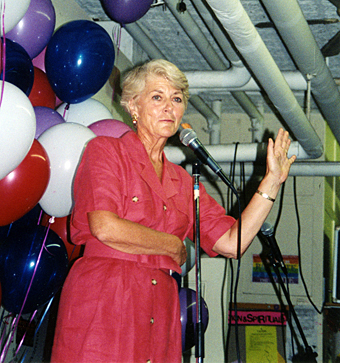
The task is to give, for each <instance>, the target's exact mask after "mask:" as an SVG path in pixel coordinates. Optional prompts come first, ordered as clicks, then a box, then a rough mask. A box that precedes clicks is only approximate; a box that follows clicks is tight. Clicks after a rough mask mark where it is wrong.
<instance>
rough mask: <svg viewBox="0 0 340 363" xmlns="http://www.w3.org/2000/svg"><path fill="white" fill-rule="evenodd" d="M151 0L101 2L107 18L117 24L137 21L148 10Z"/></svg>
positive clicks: (105, 0)
mask: <svg viewBox="0 0 340 363" xmlns="http://www.w3.org/2000/svg"><path fill="white" fill-rule="evenodd" d="M152 3H153V0H102V5H103V7H104V9H105V11H106V13H107V14H108V16H109V17H110V18H111V19H112V20H114V21H115V22H117V23H120V24H128V23H133V22H134V21H137V20H138V19H140V18H141V17H142V16H144V15H145V14H146V13H147V11H148V10H149V9H150V6H151V4H152Z"/></svg>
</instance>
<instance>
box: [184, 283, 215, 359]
mask: <svg viewBox="0 0 340 363" xmlns="http://www.w3.org/2000/svg"><path fill="white" fill-rule="evenodd" d="M201 301H202V323H203V330H204V332H205V330H206V329H207V326H208V321H209V312H208V306H207V304H206V302H205V301H204V299H203V298H202V297H201ZM179 302H180V307H181V324H182V351H183V352H185V351H187V350H188V349H190V348H192V347H193V346H194V345H195V336H196V321H197V314H196V309H197V306H196V292H195V291H194V290H192V289H189V288H187V287H182V288H181V289H180V291H179Z"/></svg>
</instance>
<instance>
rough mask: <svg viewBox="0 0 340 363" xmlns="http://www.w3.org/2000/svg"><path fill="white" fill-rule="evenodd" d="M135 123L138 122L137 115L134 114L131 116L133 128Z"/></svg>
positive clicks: (135, 125)
mask: <svg viewBox="0 0 340 363" xmlns="http://www.w3.org/2000/svg"><path fill="white" fill-rule="evenodd" d="M137 121H138V118H137V115H136V114H133V115H132V123H133V126H134V127H135V128H137Z"/></svg>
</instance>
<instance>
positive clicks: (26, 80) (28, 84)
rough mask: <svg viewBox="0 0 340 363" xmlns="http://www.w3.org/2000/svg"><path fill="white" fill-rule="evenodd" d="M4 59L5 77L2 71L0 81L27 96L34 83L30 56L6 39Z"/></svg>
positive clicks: (16, 44)
mask: <svg viewBox="0 0 340 363" xmlns="http://www.w3.org/2000/svg"><path fill="white" fill-rule="evenodd" d="M1 41H3V39H2V38H1ZM5 59H6V68H5V77H4V72H3V71H2V72H1V76H0V79H1V80H4V79H5V81H7V82H9V83H12V84H14V85H15V86H17V87H18V88H20V89H21V90H22V91H23V92H24V93H25V94H26V95H27V96H28V95H29V94H30V92H31V89H32V87H33V81H34V66H33V63H32V60H31V58H30V56H29V55H28V53H27V52H26V50H25V49H24V48H23V47H22V46H21V45H20V44H19V43H16V42H14V41H12V40H10V39H6V53H5Z"/></svg>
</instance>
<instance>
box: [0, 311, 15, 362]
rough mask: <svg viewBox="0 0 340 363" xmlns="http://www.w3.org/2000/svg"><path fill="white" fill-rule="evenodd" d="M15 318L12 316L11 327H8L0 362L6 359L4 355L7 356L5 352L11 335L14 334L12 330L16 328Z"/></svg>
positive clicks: (11, 338)
mask: <svg viewBox="0 0 340 363" xmlns="http://www.w3.org/2000/svg"><path fill="white" fill-rule="evenodd" d="M16 320H17V318H16V317H14V318H13V320H12V324H11V327H10V330H9V332H8V337H7V340H6V342H5V345H4V348H3V350H2V353H1V356H0V362H1V363H3V362H4V360H5V359H6V356H7V353H8V351H9V347H10V345H11V343H12V341H13V335H14V332H15V329H16V326H17V325H16V324H15V323H16Z"/></svg>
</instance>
